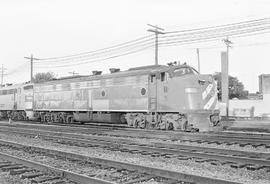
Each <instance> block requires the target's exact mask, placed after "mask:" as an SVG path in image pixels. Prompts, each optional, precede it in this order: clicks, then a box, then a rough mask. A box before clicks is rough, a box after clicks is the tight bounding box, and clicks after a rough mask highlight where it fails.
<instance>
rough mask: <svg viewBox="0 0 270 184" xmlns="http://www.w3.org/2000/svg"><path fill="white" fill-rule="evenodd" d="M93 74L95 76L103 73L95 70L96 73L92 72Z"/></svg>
mask: <svg viewBox="0 0 270 184" xmlns="http://www.w3.org/2000/svg"><path fill="white" fill-rule="evenodd" d="M92 74H93V75H101V74H102V71H98V70H94V71H92Z"/></svg>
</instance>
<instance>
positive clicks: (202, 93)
mask: <svg viewBox="0 0 270 184" xmlns="http://www.w3.org/2000/svg"><path fill="white" fill-rule="evenodd" d="M166 73H168V74H169V79H168V81H167V82H166V83H162V82H160V83H161V85H160V87H161V88H164V91H166V92H164V93H163V91H162V89H161V90H158V93H160V95H158V98H159V99H158V101H159V104H158V105H159V107H158V108H159V110H161V111H163V110H165V109H167V110H169V112H174V113H175V112H178V113H179V115H180V116H181V118H182V119H184V120H182V122H181V123H180V124H181V126H180V127H179V126H178V128H177V129H179V128H181V129H185V130H187V129H190V130H191V129H193V130H199V131H209V130H212V128H213V127H214V126H215V125H216V124H217V123H218V122H219V112H218V110H217V103H218V101H217V85H216V83H215V81H214V80H213V78H212V76H211V75H202V74H199V72H197V71H196V70H195V69H194V68H192V67H190V66H188V65H178V66H171V67H170V69H169V70H168V71H167V72H166ZM165 89H166V90H165ZM168 107H169V108H168ZM167 112H168V111H167ZM184 121H186V122H185V123H184ZM183 123H184V124H185V125H184V126H183ZM175 126H177V124H175ZM174 129H175V128H174Z"/></svg>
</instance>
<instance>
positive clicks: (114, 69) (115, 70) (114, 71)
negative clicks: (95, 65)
mask: <svg viewBox="0 0 270 184" xmlns="http://www.w3.org/2000/svg"><path fill="white" fill-rule="evenodd" d="M109 70H110V72H111V73H116V72H120V68H110V69H109Z"/></svg>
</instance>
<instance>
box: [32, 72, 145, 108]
mask: <svg viewBox="0 0 270 184" xmlns="http://www.w3.org/2000/svg"><path fill="white" fill-rule="evenodd" d="M147 79H148V76H147V75H144V76H128V77H125V76H124V77H117V78H110V79H100V80H93V81H84V82H70V83H63V84H61V83H59V84H49V85H48V84H38V85H36V86H35V87H34V109H35V110H37V111H130V110H131V111H137V110H138V111H147V110H148V109H147V107H148V97H147V90H148V89H147V84H148V83H147Z"/></svg>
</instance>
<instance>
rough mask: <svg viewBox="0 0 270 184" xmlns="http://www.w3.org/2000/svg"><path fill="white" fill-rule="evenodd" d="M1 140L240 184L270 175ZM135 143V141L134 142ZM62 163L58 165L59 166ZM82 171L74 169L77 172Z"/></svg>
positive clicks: (265, 182) (5, 136)
mask: <svg viewBox="0 0 270 184" xmlns="http://www.w3.org/2000/svg"><path fill="white" fill-rule="evenodd" d="M0 138H1V139H2V140H7V141H13V142H17V143H22V144H25V145H29V146H30V145H33V146H37V147H43V148H47V149H56V150H59V151H66V152H72V153H77V154H82V155H86V156H93V157H99V158H105V159H111V160H116V161H124V162H128V163H134V164H140V165H144V166H151V167H156V168H163V169H168V170H173V171H177V172H183V173H188V174H195V175H200V176H206V177H213V178H219V179H225V180H231V181H235V182H241V183H249V184H251V183H252V184H253V183H256V184H259V183H261V184H268V183H269V182H270V173H269V172H266V170H264V169H261V170H258V171H249V170H247V169H245V168H242V169H233V168H231V167H230V166H219V165H217V166H214V165H211V164H209V163H196V162H195V161H194V160H178V159H173V158H172V159H168V158H166V159H165V158H161V157H156V158H153V157H150V156H146V155H140V154H131V153H122V152H117V151H108V150H103V149H101V148H82V147H80V148H79V149H78V147H76V146H67V145H62V144H57V143H52V142H49V141H44V140H41V139H39V138H38V137H37V138H35V139H32V138H26V137H24V136H17V135H12V136H11V135H10V134H1V135H0ZM133 140H134V139H133ZM61 164H62V163H59V165H61ZM80 171H81V170H77V172H80Z"/></svg>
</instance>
